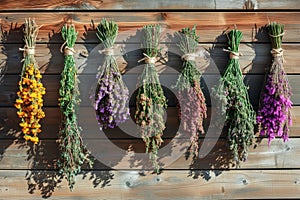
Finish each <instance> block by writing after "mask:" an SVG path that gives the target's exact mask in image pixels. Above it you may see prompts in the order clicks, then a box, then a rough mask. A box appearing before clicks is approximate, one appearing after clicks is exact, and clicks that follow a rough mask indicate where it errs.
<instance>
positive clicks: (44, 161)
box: [0, 132, 300, 170]
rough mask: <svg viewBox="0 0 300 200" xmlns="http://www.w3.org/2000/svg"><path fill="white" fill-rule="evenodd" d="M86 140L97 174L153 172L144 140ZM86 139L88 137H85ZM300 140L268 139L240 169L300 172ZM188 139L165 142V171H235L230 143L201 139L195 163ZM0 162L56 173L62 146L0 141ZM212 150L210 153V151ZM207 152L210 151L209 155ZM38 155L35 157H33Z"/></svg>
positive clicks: (1, 166) (255, 147)
mask: <svg viewBox="0 0 300 200" xmlns="http://www.w3.org/2000/svg"><path fill="white" fill-rule="evenodd" d="M89 134H94V135H95V136H94V138H93V139H86V138H84V139H83V141H84V144H85V145H86V146H87V148H88V149H89V150H90V151H91V153H92V155H93V156H94V157H95V160H96V161H95V165H94V168H93V169H94V170H103V169H110V168H114V169H126V170H127V169H134V170H136V169H153V168H152V163H151V162H150V161H149V157H148V155H147V154H145V144H144V142H143V140H142V139H141V138H140V139H134V140H128V139H118V140H116V139H115V140H111V139H109V135H107V138H102V139H99V138H100V137H102V136H100V132H99V135H98V138H97V135H96V134H97V133H91V132H90V133H89ZM102 134H103V133H102ZM83 135H86V133H84V134H83ZM299 142H300V139H299V138H290V140H289V141H288V142H283V141H282V140H281V139H275V140H274V141H272V142H271V144H270V146H269V145H268V140H267V139H262V140H261V141H260V142H254V143H255V144H254V145H253V146H252V147H250V148H249V156H248V159H247V161H246V162H242V163H241V166H240V167H241V169H259V168H267V169H268V168H282V169H284V168H298V167H299V163H298V160H297V159H295V158H297V157H299V156H300V148H299V145H298V144H299ZM189 144H190V143H189V138H188V137H185V138H184V136H182V138H180V136H175V139H172V140H171V139H165V140H164V144H163V146H162V148H161V149H160V150H159V157H160V159H159V162H160V163H161V164H160V165H161V166H162V168H163V169H194V170H205V169H215V170H220V169H235V168H236V166H234V165H233V164H232V163H231V162H230V158H231V155H232V154H231V152H230V150H229V146H228V140H227V139H225V138H219V139H213V138H210V139H209V138H201V139H200V145H199V146H200V156H201V157H200V158H197V159H195V160H193V159H192V155H191V156H190V157H187V154H186V153H187V148H188V147H189ZM0 147H1V148H0V152H1V157H2V159H1V161H0V169H57V160H58V158H59V146H58V143H57V142H56V141H55V140H42V141H41V144H40V145H39V147H37V148H35V149H34V148H33V147H32V144H31V143H27V142H25V141H24V140H22V139H21V140H8V139H6V140H1V141H0ZM208 148H209V149H211V150H207V149H208ZM128 149H130V150H128ZM206 150H207V151H206ZM34 152H35V153H34ZM84 168H85V169H88V167H87V166H85V167H84Z"/></svg>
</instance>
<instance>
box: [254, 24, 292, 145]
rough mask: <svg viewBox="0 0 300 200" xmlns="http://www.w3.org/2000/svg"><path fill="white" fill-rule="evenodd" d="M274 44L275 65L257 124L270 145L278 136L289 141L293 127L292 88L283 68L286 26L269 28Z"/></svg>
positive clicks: (270, 73) (267, 83)
mask: <svg viewBox="0 0 300 200" xmlns="http://www.w3.org/2000/svg"><path fill="white" fill-rule="evenodd" d="M268 31H269V35H270V37H271V42H272V48H273V49H272V51H271V53H272V55H273V63H272V65H271V68H270V71H269V73H268V75H267V79H266V85H265V88H264V93H263V95H262V102H261V106H260V108H259V111H258V116H257V122H258V123H259V124H260V134H261V135H263V136H265V135H266V136H267V137H268V144H269V145H270V142H271V141H272V140H273V139H274V138H275V137H276V136H277V137H281V138H282V139H283V140H284V141H287V140H288V131H289V127H290V126H291V125H292V118H291V108H292V102H291V100H290V98H291V95H292V93H291V88H290V85H289V82H288V79H287V77H286V74H285V72H284V68H283V49H282V48H281V45H282V37H283V35H284V26H283V25H281V24H279V23H276V22H273V23H270V24H269V26H268Z"/></svg>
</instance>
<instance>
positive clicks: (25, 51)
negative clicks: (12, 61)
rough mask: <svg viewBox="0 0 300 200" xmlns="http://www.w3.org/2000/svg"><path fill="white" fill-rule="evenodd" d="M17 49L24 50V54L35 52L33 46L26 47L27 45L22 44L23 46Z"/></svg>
mask: <svg viewBox="0 0 300 200" xmlns="http://www.w3.org/2000/svg"><path fill="white" fill-rule="evenodd" d="M19 51H23V52H24V56H27V55H34V54H35V47H34V46H33V47H28V46H26V45H25V46H24V48H19Z"/></svg>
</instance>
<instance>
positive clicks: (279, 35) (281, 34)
mask: <svg viewBox="0 0 300 200" xmlns="http://www.w3.org/2000/svg"><path fill="white" fill-rule="evenodd" d="M284 34H285V32H282V33H280V34H278V35H272V34H270V33H269V36H270V37H273V38H275V37H281V36H284Z"/></svg>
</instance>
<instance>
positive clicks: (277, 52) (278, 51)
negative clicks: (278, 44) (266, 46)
mask: <svg viewBox="0 0 300 200" xmlns="http://www.w3.org/2000/svg"><path fill="white" fill-rule="evenodd" d="M271 54H272V55H273V57H279V56H283V49H282V48H278V49H272V50H271Z"/></svg>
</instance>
